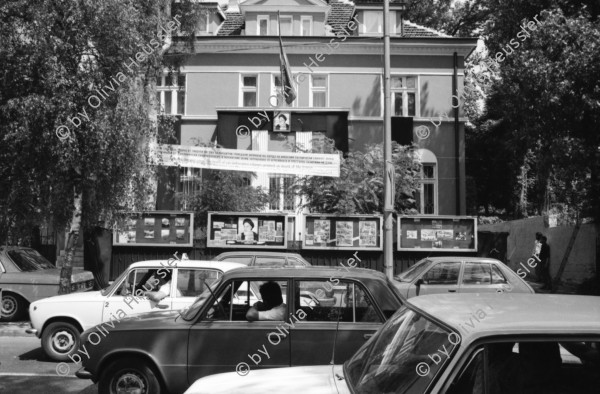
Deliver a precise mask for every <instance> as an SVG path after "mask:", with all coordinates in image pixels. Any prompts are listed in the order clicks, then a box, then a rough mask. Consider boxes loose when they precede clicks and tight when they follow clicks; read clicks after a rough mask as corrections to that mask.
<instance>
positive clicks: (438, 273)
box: [423, 262, 460, 285]
mask: <svg viewBox="0 0 600 394" xmlns="http://www.w3.org/2000/svg"><path fill="white" fill-rule="evenodd" d="M459 272H460V262H444V263H437V264H436V265H434V266H433V267H431V269H430V270H429V271H427V272H426V273H425V275H423V283H425V284H427V285H455V284H457V283H458V274H459Z"/></svg>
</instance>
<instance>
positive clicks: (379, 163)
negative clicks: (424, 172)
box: [293, 139, 421, 214]
mask: <svg viewBox="0 0 600 394" xmlns="http://www.w3.org/2000/svg"><path fill="white" fill-rule="evenodd" d="M413 150H414V147H412V146H401V145H398V144H397V143H396V142H394V143H393V145H392V160H393V162H394V168H395V176H394V185H395V191H396V193H395V201H394V209H395V210H396V211H397V212H399V213H412V214H415V213H417V211H416V206H417V205H416V200H415V198H414V195H415V193H416V192H417V191H418V189H419V179H420V171H421V164H420V162H419V161H418V160H417V159H416V158H415V155H414V151H413ZM312 151H313V152H323V153H338V154H339V153H340V152H339V151H337V149H335V147H334V143H333V141H332V140H328V139H325V142H324V143H323V144H317V143H314V142H313V149H312ZM383 173H384V166H383V146H382V145H381V144H379V145H371V146H368V147H367V149H366V152H364V153H363V152H360V151H354V152H350V153H348V154H347V155H346V156H345V157H343V158H342V159H341V166H340V177H339V178H333V177H318V176H307V177H300V178H298V179H297V180H296V182H295V183H294V185H293V190H294V191H295V192H296V193H297V194H299V195H301V196H303V197H304V203H303V205H302V206H301V208H304V207H306V208H308V209H309V210H310V211H311V212H318V213H343V214H358V213H362V214H376V213H382V212H383V188H384V182H383Z"/></svg>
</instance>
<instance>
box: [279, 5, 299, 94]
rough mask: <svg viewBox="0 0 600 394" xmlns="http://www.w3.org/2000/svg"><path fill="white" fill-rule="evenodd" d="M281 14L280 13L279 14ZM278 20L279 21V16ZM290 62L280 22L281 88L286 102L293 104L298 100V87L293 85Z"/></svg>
mask: <svg viewBox="0 0 600 394" xmlns="http://www.w3.org/2000/svg"><path fill="white" fill-rule="evenodd" d="M278 16H279V15H278ZM277 19H278V22H279V18H277ZM289 64H290V63H289V62H288V58H287V55H286V54H285V51H284V50H283V41H282V40H281V23H279V67H280V69H281V90H282V92H281V93H282V94H283V97H284V99H285V102H286V103H288V104H291V103H293V102H294V100H296V97H297V96H296V89H294V85H292V72H291V71H290V65H289Z"/></svg>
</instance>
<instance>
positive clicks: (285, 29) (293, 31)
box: [239, 0, 330, 36]
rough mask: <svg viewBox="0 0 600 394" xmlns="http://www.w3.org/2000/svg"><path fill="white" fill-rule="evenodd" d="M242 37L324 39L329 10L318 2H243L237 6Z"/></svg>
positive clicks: (251, 0) (255, 0)
mask: <svg viewBox="0 0 600 394" xmlns="http://www.w3.org/2000/svg"><path fill="white" fill-rule="evenodd" d="M239 7H240V12H241V13H242V15H243V16H244V17H245V20H246V29H245V30H246V35H248V36H274V35H278V34H279V25H281V35H282V36H324V35H326V34H325V21H326V20H327V15H328V14H329V10H330V6H329V5H328V4H327V3H326V2H325V1H322V0H246V1H244V2H243V3H240V5H239Z"/></svg>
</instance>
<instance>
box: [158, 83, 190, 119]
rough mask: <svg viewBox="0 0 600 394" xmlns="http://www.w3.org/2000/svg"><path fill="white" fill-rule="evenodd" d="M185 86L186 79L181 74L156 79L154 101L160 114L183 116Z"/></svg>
mask: <svg viewBox="0 0 600 394" xmlns="http://www.w3.org/2000/svg"><path fill="white" fill-rule="evenodd" d="M185 84H186V78H185V75H182V74H174V73H169V74H167V75H164V76H159V77H158V78H157V82H156V88H157V90H158V91H157V93H156V99H157V102H158V104H159V108H160V113H162V114H167V115H185Z"/></svg>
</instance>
